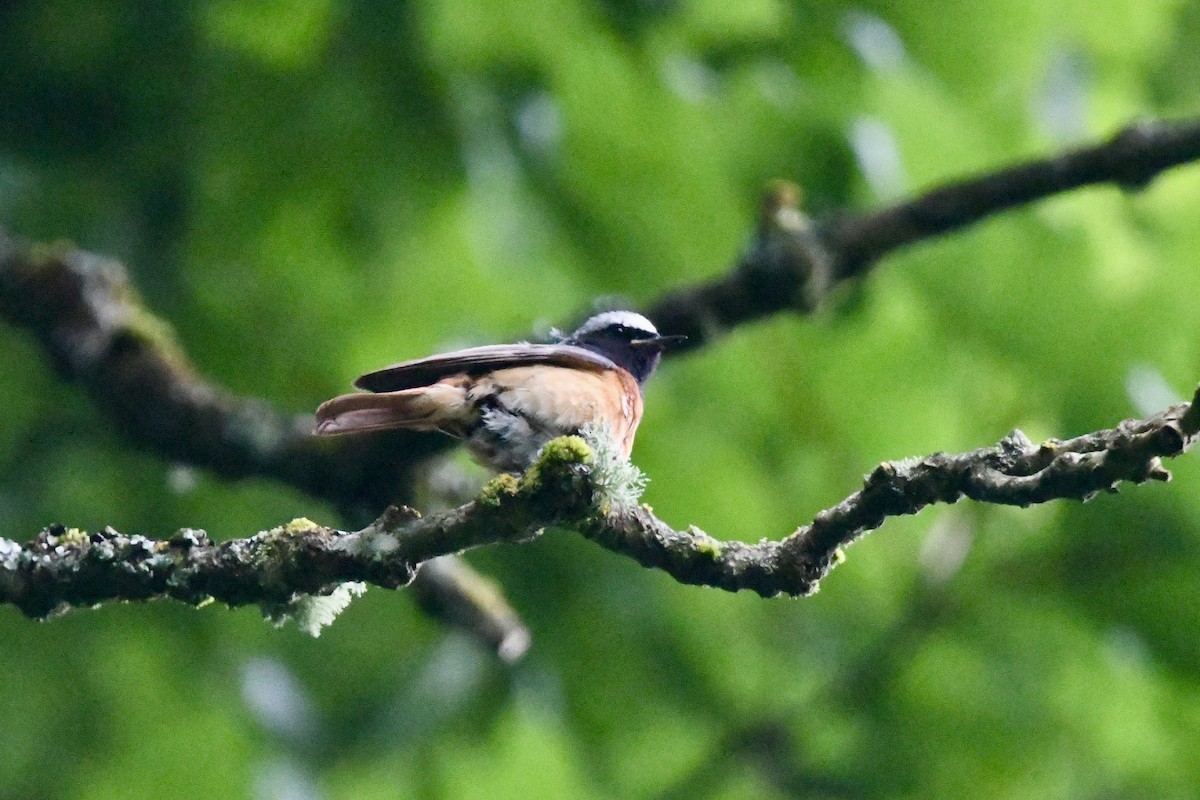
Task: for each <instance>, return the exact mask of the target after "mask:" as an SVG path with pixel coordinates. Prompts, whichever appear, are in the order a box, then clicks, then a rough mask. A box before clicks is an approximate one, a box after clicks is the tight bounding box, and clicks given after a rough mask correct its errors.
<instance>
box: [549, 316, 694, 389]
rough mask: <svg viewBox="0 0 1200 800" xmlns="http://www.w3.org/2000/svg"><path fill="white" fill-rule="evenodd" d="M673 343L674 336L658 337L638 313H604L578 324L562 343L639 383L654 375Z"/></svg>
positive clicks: (651, 324) (656, 330) (652, 327)
mask: <svg viewBox="0 0 1200 800" xmlns="http://www.w3.org/2000/svg"><path fill="white" fill-rule="evenodd" d="M674 341H675V338H674V337H663V336H660V335H659V333H658V329H657V328H655V327H654V325H653V323H651V322H650V320H648V319H646V318H645V317H643V316H642V315H641V314H635V313H633V312H632V311H606V312H604V313H603V314H597V315H596V316H594V317H592V318H591V319H589V320H588V321H587V322H585V323H583V324H582V325H580V326H579V329H578V330H576V331H575V332H574V333H572V334H571V335H570V336H569V337H567V339H566V340H565V344H572V345H575V346H576V347H583V348H586V349H588V350H591V351H593V352H595V353H599V354H600V355H602V356H604V357H606V358H608V359H609V360H610V361H612V362H613V363H614V364H616V365H617V366H618V367H621V368H622V369H624V370H626V371H627V372H629V374H631V375H632V376H633V377H634V378H636V379H637V382H638V383H639V384H641V383H644V382H645V381H646V379H647V378H649V377H650V376H651V375H652V374H653V373H654V370H655V368H657V367H658V362H659V361H660V360H661V359H662V352H663V350H664V349H666V347H667V345H668V344H670V343H672V342H674Z"/></svg>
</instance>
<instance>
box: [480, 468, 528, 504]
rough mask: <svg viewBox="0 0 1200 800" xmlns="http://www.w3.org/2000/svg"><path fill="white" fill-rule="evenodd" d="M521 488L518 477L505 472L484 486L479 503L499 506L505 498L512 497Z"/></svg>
mask: <svg viewBox="0 0 1200 800" xmlns="http://www.w3.org/2000/svg"><path fill="white" fill-rule="evenodd" d="M520 488H521V481H520V479H519V478H517V476H516V475H513V474H511V473H508V472H503V473H501V474H499V475H497V476H496V477H494V478H492V479H491V480H490V481H488V482H487V483H485V484H484V486H483V490H482V491H480V493H479V502H480V503H482V504H484V505H485V506H499V505H500V503H501V502H502V501H503V499H504V498H505V497H512V496H513V495H515V494H516V493H517V491H518V490H519V489H520Z"/></svg>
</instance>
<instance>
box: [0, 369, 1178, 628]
mask: <svg viewBox="0 0 1200 800" xmlns="http://www.w3.org/2000/svg"><path fill="white" fill-rule="evenodd" d="M1198 400H1200V389H1198V390H1197V396H1196V397H1195V398H1193V400H1192V402H1191V403H1182V404H1179V405H1177V406H1173V407H1172V408H1169V409H1167V410H1166V411H1164V412H1162V413H1160V414H1157V415H1155V416H1153V417H1150V418H1147V419H1141V420H1126V421H1125V422H1122V423H1120V424H1119V425H1117V426H1116V427H1115V428H1111V429H1107V430H1101V431H1096V432H1094V433H1089V434H1086V435H1084V436H1079V437H1076V438H1074V439H1069V440H1066V441H1058V440H1051V441H1048V442H1045V443H1043V444H1041V445H1034V444H1033V443H1032V442H1030V441H1029V439H1028V438H1026V437H1025V435H1024V434H1022V433H1021V432H1020V431H1013V432H1012V433H1011V434H1009V435H1008V436H1006V437H1005V438H1004V439H1003V440H1001V441H1000V442H999V443H998V444H996V445H994V446H992V447H985V448H982V449H979V450H973V451H970V452H967V453H961V454H957V455H947V454H945V453H935V454H933V455H930V456H927V457H925V458H921V459H905V460H903V461H898V462H885V463H883V464H880V465H879V466H878V467H876V468H875V469H874V470H873V471H872V472H871V473H870V474H869V475H868V476H866V479H865V481H864V483H863V487H862V489H860V490H859V491H857V492H855V493H854V494H852V495H850V496H849V497H847V498H846V499H844V500H842V501H841V502H840V503H838V504H837V505H835V506H833V507H831V508H829V509H827V510H825V511H822V512H820V513H819V514H817V516H816V518H815V519H814V520H813V521H812V522H811V523H810V524H808V525H805V526H803V527H801V528H799V529H798V530H796V531H795V532H794V533H792V534H791V535H789V536H787V537H786V538H784V539H782V540H780V541H765V540H764V541H762V542H759V543H757V544H748V543H745V542H738V541H718V540H717V539H714V538H713V537H711V536H709V535H708V534H707V533H704V532H703V531H701V530H700V529H698V528H695V527H689V528H688V529H686V530H683V531H680V530H676V529H674V528H672V527H671V526H670V525H668V524H667V523H665V522H663V521H662V520H660V519H658V518H657V517H656V516H655V515H654V514H653V513H652V512H651V511H650V509H649V507H647V506H644V505H618V504H616V503H615V502H614V500H613V498H614V497H615V496H617V495H616V494H615V493H614V489H613V488H612V487H611V486H606V484H605V481H603V480H596V478H597V477H598V471H599V470H601V469H603V464H602V463H600V464H598V462H597V456H596V453H597V452H599V451H598V450H593V448H591V447H589V446H588V445H587V444H585V443H584V442H583V440H582V439H579V438H578V437H564V438H562V439H556V440H554V442H551V444H550V445H548V446H547V447H546V448H545V451H544V452H543V454H542V456H541V457H540V459H539V460H538V462H537V463H535V464H534V465H533V466H532V467H531V468H530V469H529V470H528V471H527V472H526V473H525V475H523V476H522V477H521V478H520V479H517V478H515V477H513V476H511V475H502V476H500V477H498V478H496V479H494V480H493V481H491V482H490V483H489V484H488V485H487V486H486V487H485V488H484V490H483V492H482V493H481V494H480V496H479V497H478V498H477V499H475V500H474V501H472V502H470V503H467V504H466V505H463V506H460V507H459V508H456V509H453V510H451V511H447V512H445V513H442V514H437V515H433V516H429V517H421V516H420V515H418V514H416V512H413V511H411V510H410V509H402V508H401V509H398V508H395V507H392V508H390V509H389V510H388V511H387V512H386V513H385V514H384V515H383V516H382V517H380V518H379V519H378V520H376V521H375V522H374V523H373V524H371V525H369V526H368V527H366V528H364V529H362V530H359V531H355V532H343V531H338V530H335V529H332V528H328V527H324V526H320V525H316V524H314V523H312V522H309V521H308V520H294V521H293V522H291V523H288V524H287V525H284V526H280V527H278V528H275V529H272V530H270V531H266V532H262V533H259V534H257V535H255V536H252V537H250V538H248V539H240V540H234V541H227V542H223V543H220V544H214V543H213V542H211V541H210V540H209V539H208V537H207V536H206V535H205V534H204V532H203V531H195V530H184V531H180V532H178V533H177V534H175V535H174V536H172V537H170V538H169V539H165V540H152V539H147V538H145V537H141V536H127V535H125V534H121V533H118V532H116V531H113V530H111V529H108V530H106V531H104V532H103V533H96V534H86V533H83V532H81V531H76V530H68V529H66V528H64V527H62V526H52V527H51V528H48V529H46V530H43V531H42V532H41V533H40V534H38V536H37V537H35V538H34V539H33V540H32V541H30V542H29V543H27V544H24V545H21V544H18V543H16V542H13V541H9V540H6V539H0V602H5V603H11V604H13V605H15V606H16V607H18V608H19V609H21V610H22V611H23V612H24V613H26V614H28V615H31V616H38V617H43V616H46V615H48V614H51V613H54V612H56V611H61V610H64V609H66V608H70V607H72V606H78V605H90V604H94V603H100V602H104V601H108V600H148V599H152V598H156V597H171V598H174V599H177V600H182V601H184V602H188V603H193V604H200V603H203V602H207V600H208V599H209V598H215V599H217V600H220V601H221V602H223V603H226V604H228V605H231V606H236V605H244V604H247V603H256V604H259V605H261V606H263V607H264V609H265V610H266V611H267V612H268V613H269V614H270V615H271V616H274V617H279V616H280V615H281V614H282V615H288V614H293V613H296V612H295V610H296V609H300V608H305V607H306V603H307V602H308V599H307V598H308V595H313V594H317V595H328V594H330V593H332V592H334V591H335V590H336V589H337V587H338V586H339V585H340V584H341V583H343V582H345V581H366V582H370V583H374V584H377V585H379V586H384V587H388V588H396V587H400V586H404V585H407V584H408V583H409V581H410V580H411V579H412V576H413V575H414V574H415V571H416V569H417V568H418V567H419V566H420V565H421V564H422V563H423V562H426V561H428V560H430V559H433V558H436V557H438V556H442V555H447V554H450V553H457V552H461V551H463V550H467V549H470V548H474V547H480V546H483V545H489V544H498V543H503V542H520V541H525V540H528V539H530V538H533V537H536V536H538V535H540V533H541V532H542V531H543V530H544V529H545V528H548V527H561V528H569V529H572V530H576V531H578V532H579V533H581V534H582V535H584V536H586V537H587V538H589V539H592V540H593V541H595V542H597V543H598V544H600V545H603V546H604V547H607V548H609V549H611V550H614V551H616V552H619V553H623V554H625V555H627V556H630V557H631V558H633V559H635V560H636V561H637V562H638V563H640V564H642V565H643V566H646V567H651V568H655V569H661V570H663V571H664V572H667V573H668V574H670V575H671V576H672V577H674V578H675V579H676V580H678V581H680V582H682V583H689V584H699V585H705V586H713V587H717V588H720V589H726V590H729V591H738V590H741V589H749V590H751V591H754V592H757V593H758V594H760V595H762V596H764V597H773V596H776V595H780V594H785V595H792V596H804V595H809V594H812V593H813V592H815V591H816V590H817V588H818V586H819V584H820V581H821V579H822V578H824V577H825V576H826V575H827V574H828V573H829V571H830V570H831V569H833V567H834V566H836V565H837V564H838V563H839V562H840V560H841V556H840V553H841V549H842V548H843V547H845V546H847V545H849V544H852V543H853V542H855V541H856V540H858V539H860V538H861V537H863V536H864V535H866V534H867V533H869V532H870V531H872V530H874V529H876V528H878V527H880V526H881V525H882V524H883V523H884V522H885V521H886V520H887V519H888V518H889V517H894V516H900V515H906V514H915V513H917V512H919V511H921V510H922V509H923V508H925V507H926V506H929V505H932V504H934V503H955V502H958V500H960V499H962V498H964V497H966V498H970V499H972V500H976V501H978V502H986V503H998V504H1004V505H1016V506H1022V507H1024V506H1029V505H1033V504H1036V503H1045V502H1049V501H1051V500H1056V499H1076V500H1082V501H1086V500H1088V499H1090V498H1092V497H1094V496H1095V495H1096V494H1097V493H1099V492H1115V491H1117V488H1118V485H1119V484H1120V483H1121V482H1130V483H1134V484H1139V483H1144V482H1146V481H1149V480H1160V481H1165V480H1169V479H1170V473H1169V472H1167V470H1166V469H1164V468H1163V465H1162V459H1163V458H1172V457H1175V456H1178V455H1180V454H1182V453H1184V452H1185V451H1186V450H1187V449H1188V448H1189V447H1190V446H1191V445H1192V444H1193V443H1194V442H1195V440H1196V437H1197V434H1200V406H1198V405H1197V401H1198ZM610 475H611V473H610ZM305 624H307V623H305Z"/></svg>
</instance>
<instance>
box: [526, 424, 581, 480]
mask: <svg viewBox="0 0 1200 800" xmlns="http://www.w3.org/2000/svg"><path fill="white" fill-rule="evenodd" d="M591 460H592V448H590V447H588V443H587V442H585V441H584V440H583V439H582V438H580V437H579V436H560V437H558V438H557V439H551V440H550V441H549V442H547V443H546V445H545V446H544V447H543V448H542V449H541V452H539V453H538V457H537V460H536V461H534V462H533V464H531V465H530V466H529V469H527V470H525V474H523V475H522V476H521V479H520V488H521V490H522V491H535V490H537V489H539V488H542V484H543V483H544V482H545V480H546V478H547V476H548V475H555V476H556V477H559V476H561V475H562V474H563V472H562V468H563V467H569V466H571V465H573V464H587V463H589V462H590V461H591Z"/></svg>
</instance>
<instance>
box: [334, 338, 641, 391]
mask: <svg viewBox="0 0 1200 800" xmlns="http://www.w3.org/2000/svg"><path fill="white" fill-rule="evenodd" d="M534 364H548V365H550V366H555V367H573V368H575V369H585V370H589V371H592V372H603V371H605V370H611V369H616V368H617V365H616V364H614V363H613V362H612V361H610V360H608V359H607V358H605V357H604V356H602V355H600V354H599V353H593V352H592V351H591V350H585V349H584V348H582V347H574V346H572V345H569V344H497V345H487V346H485V347H471V348H469V349H467V350H456V351H454V352H452V353H444V354H442V355H437V356H430V357H429V358H420V359H417V360H415V361H404V362H401V363H399V364H394V365H392V366H390V367H384V368H383V369H380V370H376V371H375V372H368V373H367V374H366V375H363V376H361V377H359V378H358V380H356V381H355V382H354V385H355V386H357V387H358V388H359V389H366V390H367V391H369V392H399V391H403V390H404V389H415V388H417V387H418V386H428V385H429V384H431V383H436V382H437V381H440V380H441V379H442V378H445V377H447V376H450V375H459V374H465V375H478V374H481V373H484V372H491V371H493V370H498V369H509V368H511V367H526V366H532V365H534Z"/></svg>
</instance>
